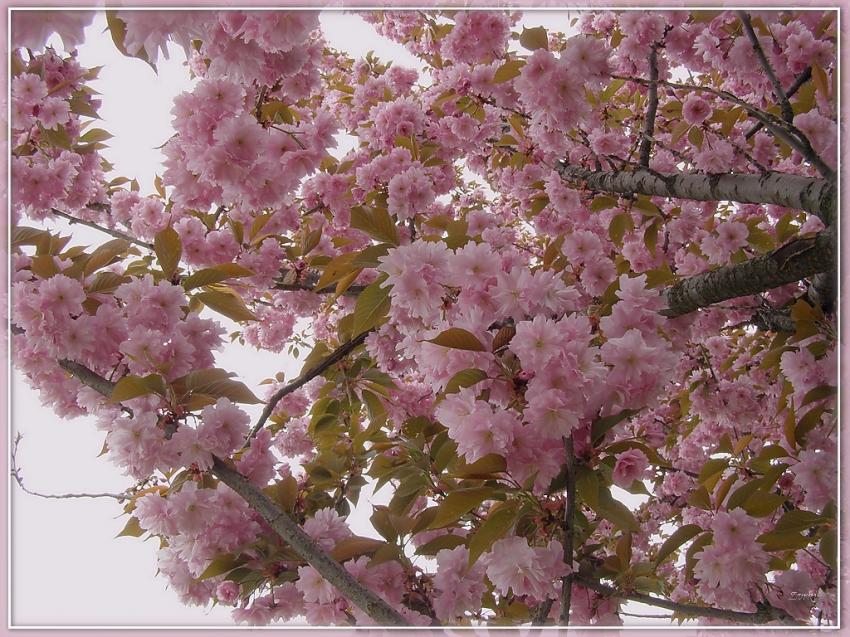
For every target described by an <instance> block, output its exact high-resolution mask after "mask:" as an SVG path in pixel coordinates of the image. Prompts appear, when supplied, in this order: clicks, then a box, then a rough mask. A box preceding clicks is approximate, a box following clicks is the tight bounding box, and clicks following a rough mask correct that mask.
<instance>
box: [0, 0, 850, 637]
mask: <svg viewBox="0 0 850 637" xmlns="http://www.w3.org/2000/svg"><path fill="white" fill-rule="evenodd" d="M87 4H88V3H84V2H73V0H70V1H66V0H47V1H45V2H37V1H35V0H17V1H13V2H2V7H3V9H4V11H3V18H2V20H3V30H2V34H0V41H2V44H3V51H4V52H5V51H6V48H7V45H8V43H7V34H8V18H9V12H8V9H14V8H16V7H45V8H52V7H57V8H59V7H63V6H68V7H80V6H86V5H87ZM92 4H94V5H95V7H94V8H103V7H104V5H105V3H103V2H102V1H97V2H95V3H92ZM174 4H177V3H168V2H162V1H157V0H137V1H136V2H109V3H108V6H114V7H120V6H152V7H156V6H162V7H165V6H173V5H174ZM179 4H180V5H181V6H187V7H214V6H216V5H217V4H218V3H216V2H202V1H200V0H186V1H185V2H181V3H179ZM696 4H698V5H700V6H709V7H717V8H722V7H723V6H724V5H725V3H719V2H717V1H716V0H712V1H709V2H704V3H696V2H694V3H688V2H684V1H683V0H672V1H670V2H663V1H662V0H646V1H644V2H637V1H632V2H629V1H628V0H625V1H624V0H614V1H613V2H602V1H600V0H586V1H585V2H573V1H570V2H557V1H553V0H541V1H537V2H536V1H535V0H514V1H513V2H509V3H508V2H501V1H496V2H482V1H481V0H471V1H466V2H457V1H456V0H448V1H443V2H435V1H434V0H420V1H418V2H417V1H415V0H390V1H387V0H384V2H373V3H367V2H361V3H357V2H351V1H348V0H341V1H326V2H321V1H316V0H312V1H311V0H306V1H305V2H294V1H291V0H287V1H283V2H276V3H268V2H251V0H231V1H230V2H229V3H227V4H226V5H225V4H223V3H221V4H218V6H222V7H224V6H226V7H228V8H232V7H239V6H251V7H281V8H285V7H299V8H302V7H307V6H309V7H315V8H344V7H363V6H366V7H368V6H381V5H384V6H392V7H397V8H404V7H421V6H440V7H502V6H504V7H517V8H528V9H533V8H547V9H555V8H558V9H570V8H592V7H600V8H602V7H605V8H609V7H622V8H629V5H633V6H635V7H638V6H639V7H665V8H672V7H681V8H688V6H689V5H690V6H693V5H696ZM730 4H732V3H730ZM733 6H749V7H764V8H780V7H782V6H789V7H790V6H794V7H812V8H815V7H817V8H825V9H826V8H828V9H833V8H835V9H839V10H841V9H845V8H847V7H850V0H841V1H840V2H838V3H836V2H835V1H834V0H832V1H831V2H826V3H820V2H817V1H816V0H803V1H802V2H797V3H794V4H793V5H792V4H790V3H783V2H770V1H769V0H750V1H748V2H742V3H735V4H734V5H733ZM841 18H843V19H842V20H841V22H840V24H841V31H840V36H839V37H840V42H839V55H840V65H841V67H844V68H846V62H847V53H846V52H845V44H846V37H845V36H846V31H847V26H846V16H845V11H841ZM4 59H5V61H4V63H3V67H2V71H0V76H2V81H3V86H4V91H5V90H6V87H7V82H8V77H7V76H8V56H4ZM842 70H843V68H842ZM839 77H841V95H840V97H839V103H840V104H841V112H840V114H839V118H840V119H839V129H840V130H841V132H840V133H839V136H841V135H842V134H843V128H844V126H843V124H844V123H845V119H844V117H845V115H846V111H847V108H846V105H845V104H844V103H842V101H841V99H842V97H845V98H846V97H847V85H848V81H847V76H846V75H844V76H843V77H842V75H839ZM4 94H5V95H6V96H8V93H4ZM7 103H8V98H5V99H4V100H3V101H2V104H3V113H2V114H0V119H2V122H3V136H4V138H5V137H6V135H5V131H6V125H7V119H6V118H7V112H6V107H7ZM839 140H840V137H839ZM7 144H8V139H4V145H7ZM839 155H840V156H843V154H842V153H841V148H840V149H839ZM7 157H8V149H6V152H4V153H3V155H2V159H0V162H2V164H0V165H2V168H3V175H4V183H5V184H6V187H5V188H2V189H0V192H2V193H3V195H4V196H3V199H4V206H5V203H6V201H7V195H6V193H7V189H8V181H7V178H6V175H7V165H8V161H7ZM844 173H845V169H844V168H842V169H841V177H840V180H841V185H843V182H844ZM841 185H840V186H839V192H840V193H841V206H842V207H843V206H844V205H847V204H848V194H847V189H842V188H841ZM839 210H840V209H839ZM6 214H8V211H7V213H6ZM841 216H842V215H841V214H840V213H839V223H840V236H841V239H840V240H841V242H842V243H843V242H844V241H846V240H847V228H845V227H844V224H841V221H840V219H841ZM7 218H8V217H7ZM8 234H9V232H8V224H7V223H3V224H2V226H0V250H2V254H3V258H2V260H0V276H2V281H3V285H4V287H5V286H6V283H7V281H8V278H7V276H8ZM839 268H840V271H839V282H840V283H839V288H840V289H844V285H843V284H844V283H845V282H850V281H848V278H847V274H848V273H847V267H846V263H845V262H844V260H843V259H841V256H840V255H839ZM839 294H840V293H839ZM839 298H840V297H839ZM842 301H843V299H842ZM7 303H8V288H5V293H3V294H2V295H0V306H2V309H3V312H4V316H6V311H7ZM841 310H842V311H841V313H840V328H839V329H840V331H839V334H840V340H839V343H840V345H839V349H840V381H839V383H840V385H841V386H842V388H843V385H844V382H843V381H844V380H845V379H846V378H848V375H847V374H848V363H847V356H848V354H850V349H848V348H847V347H846V344H845V339H844V338H843V337H844V334H845V327H846V320H845V313H844V311H843V310H844V303H843V302H842V304H841ZM7 344H8V340H7V339H6V338H4V339H2V340H0V352H2V356H3V359H4V362H5V358H6V350H7ZM8 387H9V386H8V369H7V366H6V365H5V364H3V365H0V421H2V423H3V425H4V427H3V430H4V431H5V432H6V438H7V439H8V431H9V429H8V426H9V423H8V422H7V420H8V413H9V412H8V409H7V407H8V401H9V391H8ZM839 410H840V398H839ZM840 415H841V410H840V411H839V417H840ZM846 438H847V436H844V437H843V439H842V438H840V439H839V444H840V457H842V458H843V457H850V456H848V455H846V454H847V453H848V452H850V443H848V442H847V441H846ZM7 445H8V440H7ZM0 467H2V471H3V475H4V476H6V479H5V484H6V485H8V481H9V477H8V476H9V454H8V447H7V446H4V451H3V453H2V454H0ZM845 482H846V480H845V479H844V478H841V479H840V484H839V497H840V500H841V507H840V508H841V510H842V511H844V510H846V508H845V507H846V505H847V504H848V490H847V489H844V488H843V487H844V486H845V484H844V483H845ZM6 499H7V489H5V488H4V489H2V491H0V510H2V514H0V515H2V526H0V538H2V540H3V546H4V550H3V551H2V554H0V564H2V566H3V572H4V573H5V574H6V575H7V576H8V573H9V568H10V564H9V561H8V553H7V551H6V550H5V547H6V546H7V542H8V527H9V519H8V518H9V507H8V505H7V501H6ZM840 524H841V526H840V529H839V538H840V541H839V559H840V557H841V554H842V553H843V552H844V549H845V548H846V544H845V540H846V536H845V532H844V531H845V530H846V529H845V526H846V523H845V521H844V520H840ZM839 571H840V583H841V587H842V589H841V591H840V593H843V592H844V590H845V589H844V588H843V587H844V586H845V585H846V583H847V581H848V573H850V569H848V568H847V567H846V566H845V565H843V564H842V563H841V562H840V561H839ZM8 581H9V579H8V577H4V578H3V580H2V581H0V593H2V597H0V600H2V601H0V604H2V607H3V611H4V612H3V620H2V624H0V635H7V634H18V635H21V634H25V635H28V636H29V635H31V636H33V637H42V636H44V637H49V636H52V635H56V634H77V635H80V634H86V633H89V632H91V633H94V634H96V635H98V636H100V635H103V636H104V637H106V636H111V635H116V636H117V635H139V636H148V635H162V634H174V635H201V634H206V633H209V632H216V633H219V634H222V635H247V634H249V631H253V630H256V629H250V628H244V629H240V628H236V629H233V628H215V627H205V628H197V629H180V630H177V629H169V628H146V627H138V628H136V627H134V628H128V629H121V630H115V629H109V628H106V629H97V630H95V629H91V628H87V629H79V628H73V627H68V628H56V629H49V630H47V629H28V628H14V627H12V628H9V626H8V621H9V617H10V615H9V609H8V608H7V607H6V605H7V601H8V599H9V595H8V593H9V591H8V590H7V586H8ZM846 597H847V596H846V595H841V594H839V604H840V608H839V622H840V624H841V625H842V626H843V627H842V628H839V629H805V628H802V629H788V628H782V627H779V628H761V627H753V628H744V627H741V628H720V629H708V630H706V628H707V627H705V628H693V629H691V628H681V629H677V628H664V629H659V628H646V629H642V628H629V629H625V630H623V629H617V628H593V629H587V628H570V629H553V628H546V629H541V628H515V629H485V628H479V629H453V628H440V629H430V630H429V629H370V628H363V629H356V630H355V629H346V628H341V629H339V628H337V629H324V628H292V629H287V628H278V629H280V630H285V631H286V632H287V634H290V635H297V634H301V633H302V632H304V633H309V634H310V635H311V636H312V637H340V636H341V635H355V634H356V635H358V636H360V635H362V636H363V637H373V636H374V637H378V636H380V637H385V636H389V635H394V634H397V635H403V636H408V637H426V636H432V635H434V636H436V635H446V636H449V635H451V636H452V637H465V636H470V637H471V636H472V635H475V636H476V637H490V636H491V635H492V637H499V636H500V635H522V636H523V637H526V636H528V637H537V636H539V637H549V636H552V637H555V636H556V635H557V636H558V637H561V636H563V635H566V634H569V635H575V636H577V637H608V636H612V635H620V634H623V635H626V636H631V635H634V636H635V637H650V636H652V635H658V634H662V635H663V634H665V633H669V634H671V635H675V636H676V637H678V636H682V637H698V636H699V637H705V636H707V637H714V636H717V637H720V636H721V635H727V634H733V633H738V634H740V633H742V632H743V631H746V633H744V634H746V635H752V636H753V637H756V636H758V637H762V636H764V637H772V636H778V635H785V634H789V635H802V634H812V633H815V632H820V631H821V630H826V631H827V632H826V634H841V635H843V634H845V633H846V634H848V635H850V625H847V624H845V622H846V619H847V617H846V612H845V606H846V604H845V598H846ZM276 628H277V627H273V628H270V630H274V629H276Z"/></svg>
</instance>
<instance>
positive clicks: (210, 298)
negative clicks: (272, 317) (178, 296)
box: [195, 291, 257, 322]
mask: <svg viewBox="0 0 850 637" xmlns="http://www.w3.org/2000/svg"><path fill="white" fill-rule="evenodd" d="M195 298H196V299H198V300H199V301H201V303H203V304H204V305H206V306H207V307H208V308H210V309H211V310H214V311H216V312H218V313H219V314H223V315H224V316H226V317H227V318H229V319H232V320H234V321H237V322H240V321H256V320H257V317H256V316H254V314H253V313H252V312H251V311H250V310H249V309H248V308H247V307H245V303H244V302H243V301H242V299H241V298H240V297H239V296H238V295H236V294H228V293H227V292H219V291H211V292H199V293H198V294H196V295H195Z"/></svg>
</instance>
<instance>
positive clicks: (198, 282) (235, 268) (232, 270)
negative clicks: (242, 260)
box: [182, 263, 254, 292]
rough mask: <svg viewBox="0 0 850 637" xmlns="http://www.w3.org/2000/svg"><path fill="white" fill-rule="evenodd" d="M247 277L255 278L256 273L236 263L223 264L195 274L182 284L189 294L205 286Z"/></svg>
mask: <svg viewBox="0 0 850 637" xmlns="http://www.w3.org/2000/svg"><path fill="white" fill-rule="evenodd" d="M245 276H254V272H252V271H251V270H249V269H248V268H246V267H243V266H241V265H238V264H236V263H222V264H221V265H215V266H213V267H211V268H204V269H202V270H198V271H197V272H195V273H194V274H191V275H190V276H187V277H186V278H185V279H183V281H182V284H183V289H184V290H186V291H187V292H188V291H189V290H193V289H195V288H200V287H203V286H205V285H213V284H214V283H221V282H222V281H227V280H228V279H236V278H240V277H245Z"/></svg>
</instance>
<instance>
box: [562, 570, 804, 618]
mask: <svg viewBox="0 0 850 637" xmlns="http://www.w3.org/2000/svg"><path fill="white" fill-rule="evenodd" d="M579 583H580V584H581V585H582V586H584V587H585V588H589V589H590V590H593V591H596V592H597V593H600V594H602V595H605V596H607V597H616V598H619V599H626V600H631V601H635V602H640V603H642V604H647V605H649V606H657V607H658V608H666V609H668V610H672V611H673V612H675V613H679V614H681V615H685V616H687V617H707V618H711V619H724V620H726V621H732V622H739V623H744V624H766V623H768V622H773V621H780V622H782V623H783V624H786V625H791V626H796V625H798V624H799V622H797V621H796V620H795V619H794V618H793V617H791V616H790V615H788V614H787V613H786V612H785V611H783V610H782V609H780V608H776V607H774V606H770V605H767V604H760V605H759V610H758V611H756V612H754V613H745V612H741V611H736V610H724V609H722V608H711V607H708V606H697V605H695V604H679V603H677V602H671V601H670V600H667V599H662V598H659V597H653V596H652V595H647V594H646V593H639V592H637V591H633V592H631V593H627V592H624V591H619V590H617V589H616V588H613V587H611V586H606V585H605V584H602V583H600V582H596V581H594V580H591V579H588V578H584V577H582V578H580V579H579Z"/></svg>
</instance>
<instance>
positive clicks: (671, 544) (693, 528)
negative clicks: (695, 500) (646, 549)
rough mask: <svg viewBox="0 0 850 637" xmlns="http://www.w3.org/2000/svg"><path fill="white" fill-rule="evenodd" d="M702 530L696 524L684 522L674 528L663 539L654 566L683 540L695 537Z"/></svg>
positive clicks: (683, 541)
mask: <svg viewBox="0 0 850 637" xmlns="http://www.w3.org/2000/svg"><path fill="white" fill-rule="evenodd" d="M701 532H702V528H700V527H699V526H697V525H696V524H686V525H684V526H681V527H679V528H678V529H676V530H675V531H674V532H673V534H672V535H671V536H670V537H668V538H667V539H666V540H664V544H662V545H661V548H660V549H658V555H656V557H655V565H654V567H655V568H658V565H659V564H661V562H663V561H664V560H665V559H667V558H668V557H669V556H670V555H672V554H673V553H674V552H675V551H676V550H678V549H679V548H680V547H681V546H682V545H683V544H684V543H685V542H687V541H688V540H690V539H692V538H694V537H696V536H697V535H699V534H700V533H701Z"/></svg>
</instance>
